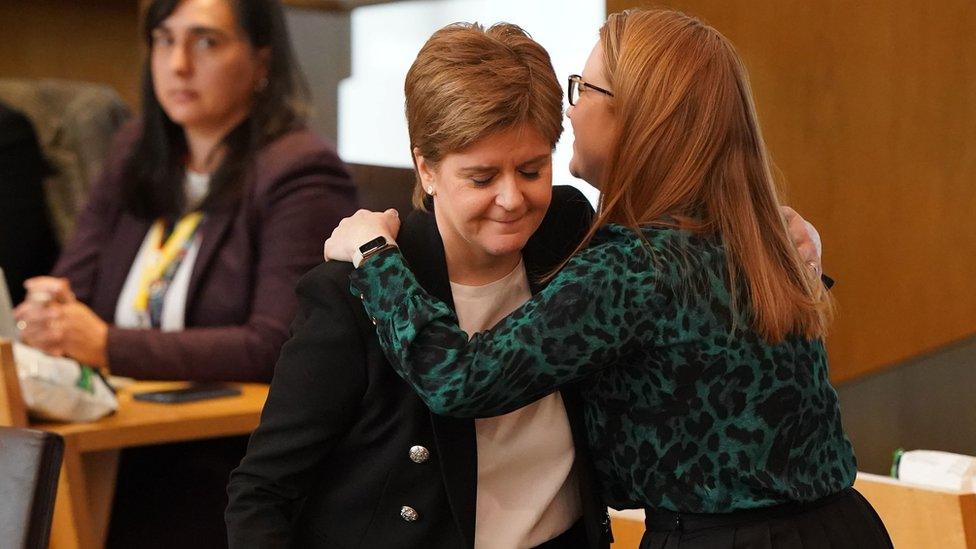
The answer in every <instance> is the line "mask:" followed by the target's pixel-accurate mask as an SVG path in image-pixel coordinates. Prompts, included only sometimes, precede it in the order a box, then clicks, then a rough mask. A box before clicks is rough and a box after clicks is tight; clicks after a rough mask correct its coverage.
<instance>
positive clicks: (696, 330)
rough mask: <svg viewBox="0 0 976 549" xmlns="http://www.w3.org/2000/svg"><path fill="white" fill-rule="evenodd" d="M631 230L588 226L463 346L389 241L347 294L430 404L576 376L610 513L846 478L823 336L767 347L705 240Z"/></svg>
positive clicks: (768, 501)
mask: <svg viewBox="0 0 976 549" xmlns="http://www.w3.org/2000/svg"><path fill="white" fill-rule="evenodd" d="M644 235H645V237H646V238H647V242H646V243H645V242H644V241H643V240H642V239H640V238H638V236H637V235H635V234H634V233H633V232H632V231H630V230H629V229H626V228H624V227H621V226H614V225H610V226H607V227H604V228H602V229H601V230H600V231H599V232H598V234H597V236H596V238H595V239H594V240H593V242H592V243H591V245H590V246H589V247H588V248H587V249H586V250H584V251H583V252H581V253H579V254H577V256H576V257H574V258H573V259H572V260H571V261H570V262H569V263H568V264H567V265H566V267H565V268H564V269H563V271H562V272H560V273H559V275H557V276H556V277H555V278H554V279H553V280H552V281H551V282H550V283H549V284H548V286H547V287H546V288H545V289H544V290H543V291H541V292H540V293H539V294H537V295H536V296H535V297H534V298H533V299H532V300H530V301H528V302H527V303H526V304H525V305H523V306H522V307H521V308H520V309H518V310H517V311H515V312H514V313H512V314H511V315H510V316H508V317H507V318H506V319H504V320H503V321H501V322H500V323H499V324H497V325H496V326H495V327H494V328H493V329H492V330H490V331H487V332H480V333H478V334H475V335H474V337H472V338H471V339H470V341H469V339H468V336H467V334H465V333H464V332H463V331H461V330H460V329H459V328H458V326H457V318H456V317H455V315H454V312H453V311H452V310H451V309H450V308H449V307H448V306H447V305H445V304H444V303H442V302H439V301H438V300H436V299H435V298H433V297H431V296H430V295H428V294H427V293H425V292H424V290H423V289H422V288H421V287H420V286H419V285H418V283H417V281H416V279H415V278H414V276H413V274H412V273H411V271H410V269H409V268H408V267H407V265H406V264H405V263H404V259H403V256H402V255H400V254H399V253H398V252H396V251H389V252H384V253H382V254H380V255H378V256H377V257H375V258H373V259H370V260H369V261H367V262H366V263H365V264H364V265H363V266H361V267H360V268H359V269H357V270H356V271H355V272H354V273H353V275H352V291H353V293H354V294H356V295H359V296H360V297H361V298H362V300H363V302H364V305H365V307H366V310H367V312H368V313H369V314H370V315H371V316H372V317H373V318H374V320H375V321H376V324H377V334H378V336H379V340H380V343H381V345H382V346H383V348H384V349H385V350H386V354H387V357H388V358H389V359H390V362H391V363H392V364H393V366H394V367H395V368H396V369H397V371H398V372H399V373H400V375H401V376H402V377H403V378H404V379H406V380H407V382H409V383H410V384H411V385H412V386H413V388H414V389H415V390H416V391H417V393H418V394H419V395H420V396H421V397H422V398H423V399H424V401H425V402H426V403H427V405H428V406H429V407H430V409H431V410H432V411H433V412H434V413H437V414H443V415H451V416H464V417H490V416H495V415H500V414H504V413H507V412H510V411H512V410H515V409H517V408H519V407H522V406H524V405H526V404H528V403H530V402H532V401H534V400H536V399H538V398H540V397H542V396H545V395H547V394H549V393H551V392H552V391H553V390H554V389H556V388H558V387H559V386H561V385H563V384H566V383H570V382H575V381H580V380H582V383H581V386H582V392H583V397H584V400H585V418H586V426H587V432H588V438H589V443H590V446H591V449H592V453H593V455H594V464H595V466H596V468H597V472H598V475H599V477H600V479H599V480H600V483H601V485H602V487H603V491H604V497H605V498H606V500H607V503H608V504H610V505H611V506H613V507H616V508H632V507H646V508H651V509H655V508H664V509H669V510H672V511H680V512H692V513H724V512H730V511H734V510H738V509H749V508H758V507H767V506H771V505H776V504H779V503H784V502H789V501H810V500H815V499H818V498H821V497H824V496H827V495H829V494H832V493H835V492H838V491H840V490H842V489H844V488H847V487H849V486H851V485H852V484H853V481H854V475H855V472H856V464H855V459H854V454H853V450H852V447H851V444H850V442H849V440H848V439H847V437H846V436H845V435H844V432H843V429H842V427H841V419H840V410H839V406H838V402H837V394H836V392H835V391H834V389H833V387H831V385H830V383H829V381H828V377H827V361H826V355H825V352H824V347H823V342H822V341H820V340H812V341H811V340H807V339H805V338H803V337H789V338H787V339H786V340H785V341H783V342H782V343H780V344H777V345H770V344H768V343H766V342H765V341H764V340H763V339H762V338H760V337H758V336H757V334H756V333H754V332H753V331H751V330H750V329H749V325H750V322H749V317H748V312H744V313H743V312H741V311H740V312H739V313H736V312H735V308H733V307H732V304H731V298H730V292H729V288H728V283H727V274H726V273H727V270H726V258H725V252H724V248H723V246H722V245H721V243H720V241H718V239H716V238H714V237H707V236H701V235H695V234H693V233H690V232H687V231H683V230H678V229H672V228H648V229H645V230H644ZM740 309H742V308H740ZM746 309H747V308H746Z"/></svg>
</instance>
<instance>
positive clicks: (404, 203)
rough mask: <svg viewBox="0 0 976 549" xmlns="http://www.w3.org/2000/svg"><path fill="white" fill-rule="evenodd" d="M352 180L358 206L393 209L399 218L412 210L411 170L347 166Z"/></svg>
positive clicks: (413, 177)
mask: <svg viewBox="0 0 976 549" xmlns="http://www.w3.org/2000/svg"><path fill="white" fill-rule="evenodd" d="M347 166H349V171H350V172H351V173H350V175H352V180H353V181H354V182H355V183H356V186H357V187H359V204H360V206H361V207H363V208H365V209H367V210H373V211H383V210H386V209H387V208H396V209H397V211H398V212H400V219H405V218H406V217H407V214H409V213H410V212H411V211H412V210H413V203H412V202H411V197H412V196H413V187H414V182H415V181H416V178H415V177H416V176H414V172H413V169H410V168H389V167H386V166H371V165H369V164H347Z"/></svg>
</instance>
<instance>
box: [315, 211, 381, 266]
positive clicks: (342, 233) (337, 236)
mask: <svg viewBox="0 0 976 549" xmlns="http://www.w3.org/2000/svg"><path fill="white" fill-rule="evenodd" d="M399 232H400V216H399V214H398V213H397V211H396V210H395V209H394V208H390V209H389V210H386V211H385V212H371V211H369V210H359V211H358V212H356V213H354V214H353V215H351V216H350V217H347V218H345V219H343V220H342V221H340V222H339V226H337V227H336V228H335V230H334V231H332V236H330V237H329V239H328V240H326V241H325V246H323V250H322V253H323V255H324V256H325V260H326V261H329V260H333V261H349V262H352V258H353V254H355V253H356V250H358V249H359V247H360V246H362V245H363V244H366V243H367V242H369V241H370V240H373V239H374V238H376V237H378V236H382V237H384V238H386V241H387V242H390V243H392V242H393V241H394V240H395V239H396V236H397V233H399Z"/></svg>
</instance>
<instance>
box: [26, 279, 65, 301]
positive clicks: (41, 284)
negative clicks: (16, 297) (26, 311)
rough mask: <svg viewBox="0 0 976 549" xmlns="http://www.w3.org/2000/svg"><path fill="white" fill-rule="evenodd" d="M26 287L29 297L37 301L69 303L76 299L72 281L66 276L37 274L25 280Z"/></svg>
mask: <svg viewBox="0 0 976 549" xmlns="http://www.w3.org/2000/svg"><path fill="white" fill-rule="evenodd" d="M24 288H25V289H26V290H27V295H28V298H29V299H33V300H36V301H42V302H46V301H56V302H58V303H69V302H72V301H74V300H75V295H74V292H72V291H71V283H70V282H68V279H66V278H56V277H53V276H36V277H34V278H29V279H27V280H26V281H24Z"/></svg>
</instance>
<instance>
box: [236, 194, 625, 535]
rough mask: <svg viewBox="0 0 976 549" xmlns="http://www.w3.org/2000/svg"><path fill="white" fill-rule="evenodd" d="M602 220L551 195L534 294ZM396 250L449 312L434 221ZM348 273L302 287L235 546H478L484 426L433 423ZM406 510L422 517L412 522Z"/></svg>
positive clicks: (599, 527)
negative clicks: (422, 454)
mask: <svg viewBox="0 0 976 549" xmlns="http://www.w3.org/2000/svg"><path fill="white" fill-rule="evenodd" d="M592 214H593V212H592V209H591V208H590V206H589V204H588V203H587V202H586V200H585V199H584V198H583V196H582V194H580V193H579V191H577V190H575V189H573V188H571V187H555V188H554V189H553V201H552V205H551V206H550V208H549V212H548V214H547V215H546V217H545V219H544V221H543V223H542V226H541V227H540V228H539V230H538V231H537V232H536V234H535V235H533V237H532V239H531V240H530V242H529V243H528V244H527V245H526V247H525V249H524V250H523V256H524V259H525V263H526V268H527V271H528V272H529V278H530V281H532V280H533V276H538V275H542V274H544V273H546V272H547V271H548V269H550V268H552V267H554V266H556V265H558V262H559V261H560V260H561V259H562V258H564V257H566V256H567V255H568V254H569V253H571V252H572V251H573V249H574V247H575V244H576V242H578V241H579V239H580V238H581V237H582V235H583V234H584V231H585V230H586V228H587V227H588V225H589V223H590V221H591V218H592ZM397 241H398V243H399V245H400V248H401V250H402V252H403V254H404V256H405V257H406V258H407V259H408V261H410V264H411V266H412V267H413V269H414V272H415V273H416V274H417V278H418V280H419V281H420V283H421V284H422V285H423V286H424V287H425V288H426V289H427V290H428V291H430V292H431V293H432V294H433V295H435V296H437V297H439V298H440V299H442V300H444V301H445V302H446V303H448V304H452V306H453V301H452V299H451V291H450V284H449V281H448V276H447V266H446V262H445V259H444V248H443V245H442V242H441V239H440V235H439V234H438V232H437V228H436V224H435V223H434V219H433V215H431V214H425V213H421V212H414V213H412V214H411V215H410V216H409V217H408V218H407V219H406V220H405V222H404V226H403V228H402V229H401V231H400V235H399V236H398V238H397ZM351 269H352V267H351V265H350V264H348V263H336V262H330V263H325V264H322V265H320V266H318V267H316V268H315V269H313V270H312V271H310V272H309V273H308V274H307V275H306V276H305V277H304V278H303V279H302V280H301V282H300V283H299V285H298V295H299V300H300V303H301V305H300V310H299V313H298V316H297V318H296V320H295V322H294V324H293V326H292V328H293V334H292V337H291V339H290V340H289V341H288V342H287V343H286V344H285V346H284V348H283V349H282V353H281V357H280V358H279V360H278V364H277V366H276V369H275V374H274V380H273V381H272V383H271V392H270V394H269V395H268V401H267V404H266V405H265V408H264V412H263V413H262V416H261V424H260V426H258V428H257V430H256V431H255V432H254V434H253V435H252V436H251V440H250V443H249V444H248V451H247V455H246V456H245V458H244V460H243V461H242V462H241V465H240V467H238V468H237V469H236V470H235V471H234V472H233V473H232V474H231V479H230V485H229V487H228V493H229V496H230V504H229V506H228V508H227V513H226V519H227V526H228V535H229V540H230V546H231V547H248V548H251V547H261V548H265V547H291V546H297V547H331V548H344V547H362V548H369V549H374V548H392V547H404V548H406V547H423V548H441V547H443V548H465V547H472V546H473V543H474V527H475V502H476V489H477V487H476V483H477V446H476V441H475V429H474V421H473V420H470V419H456V418H448V417H441V416H435V415H433V414H431V413H430V411H429V410H428V409H427V407H426V406H425V405H424V403H423V401H421V400H420V398H419V397H417V396H416V395H415V394H414V392H413V390H411V388H410V387H409V386H408V385H407V384H406V383H405V382H404V381H403V380H402V379H400V378H399V377H398V376H397V375H396V373H395V372H394V371H393V369H392V368H391V367H390V365H389V364H388V363H387V361H386V359H385V358H384V356H383V353H382V350H381V349H380V347H379V344H378V342H377V340H376V336H375V328H374V327H373V324H372V322H371V321H370V320H369V318H367V316H366V314H365V312H364V310H363V307H362V305H361V304H360V302H359V299H358V298H356V297H355V296H353V295H351V294H350V291H349V277H348V275H349V272H350V271H351ZM532 286H533V287H532V290H533V291H538V290H539V288H540V285H539V284H535V283H533V285H532ZM562 395H563V400H564V402H565V405H566V411H567V413H568V415H569V420H570V424H571V426H572V431H573V440H574V443H575V447H576V458H577V468H578V470H579V473H578V474H579V476H580V479H579V480H580V491H581V496H582V501H583V507H584V519H585V524H586V529H587V537H588V540H589V544H588V547H591V548H605V547H607V546H608V543H609V542H608V539H609V529H608V526H607V521H608V519H607V515H606V507H605V506H604V505H603V503H602V501H601V499H600V497H599V495H598V492H597V489H596V487H595V482H594V478H593V471H592V468H591V464H590V460H589V457H588V454H587V450H586V445H585V444H586V442H585V433H584V427H583V417H582V411H581V406H580V399H579V396H578V395H577V392H576V390H575V389H574V388H573V387H568V388H563V389H562ZM414 446H423V447H424V448H425V449H427V450H428V452H429V457H428V458H427V459H426V460H425V461H422V462H421V463H417V462H415V461H414V460H413V459H412V456H411V448H412V447H414ZM413 457H416V456H413ZM404 506H409V507H411V508H413V509H415V510H416V511H417V513H418V515H419V518H418V519H417V520H415V521H406V520H404V519H403V518H402V517H401V510H402V508H403V507H404Z"/></svg>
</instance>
